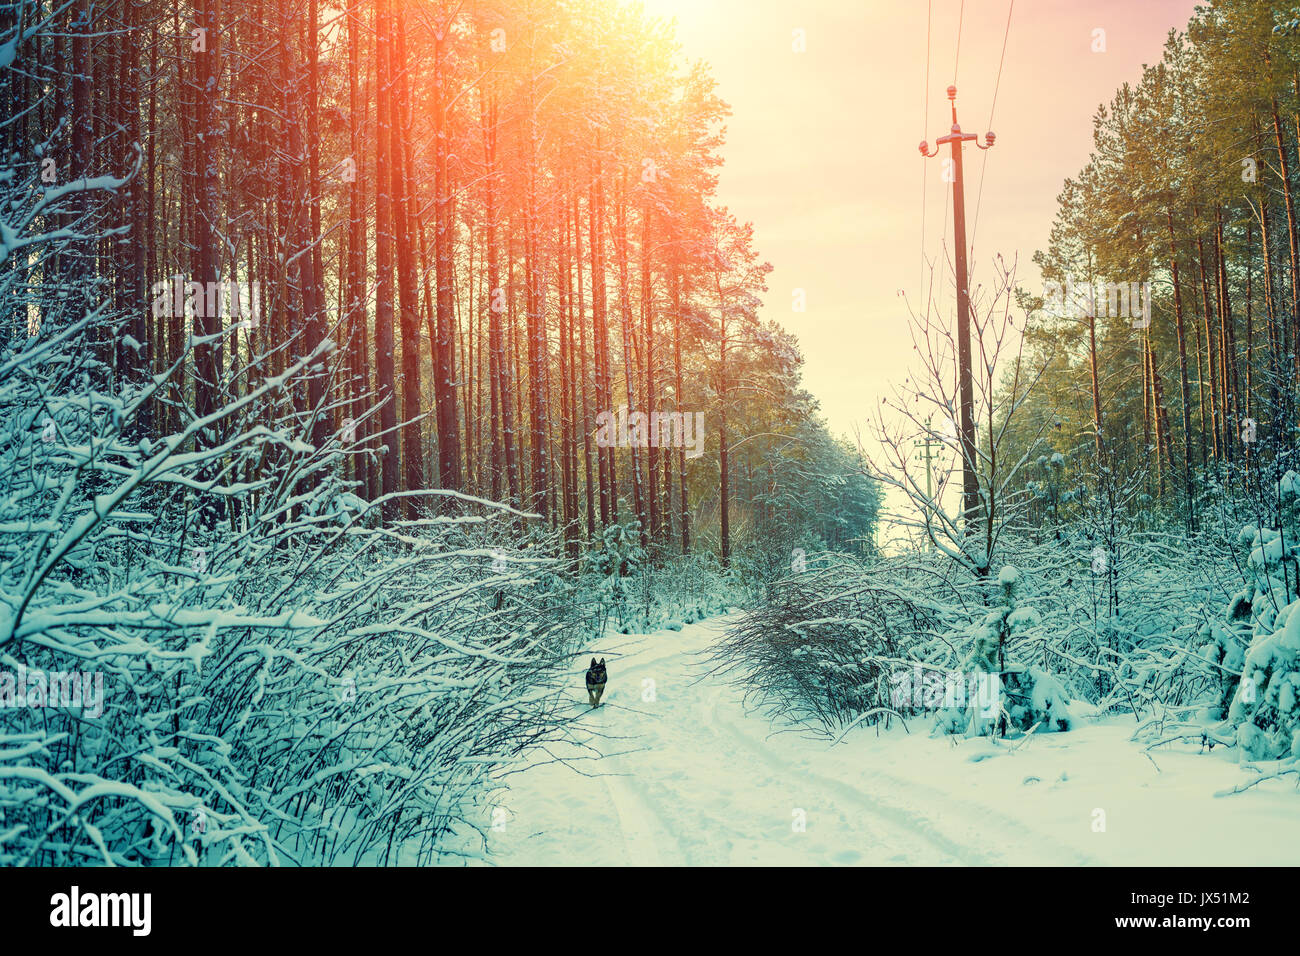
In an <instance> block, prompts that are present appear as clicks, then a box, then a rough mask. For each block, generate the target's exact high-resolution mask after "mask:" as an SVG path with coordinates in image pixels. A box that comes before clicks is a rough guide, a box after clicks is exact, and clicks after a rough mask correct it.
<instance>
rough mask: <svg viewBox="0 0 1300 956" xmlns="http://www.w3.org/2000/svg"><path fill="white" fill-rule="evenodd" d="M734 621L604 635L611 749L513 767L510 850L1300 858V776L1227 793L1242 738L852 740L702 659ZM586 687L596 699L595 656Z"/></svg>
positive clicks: (921, 733)
mask: <svg viewBox="0 0 1300 956" xmlns="http://www.w3.org/2000/svg"><path fill="white" fill-rule="evenodd" d="M728 621H729V619H728V618H715V619H713V620H710V621H705V622H702V623H700V624H694V625H690V626H687V627H685V628H684V629H683V630H681V631H677V632H674V631H660V632H657V633H655V634H650V635H645V636H639V635H638V636H634V637H626V636H623V635H611V636H609V637H607V638H606V639H605V640H604V642H603V643H602V644H601V645H600V646H598V647H596V648H593V649H592V651H591V652H590V653H594V654H595V655H596V656H597V657H599V656H602V655H603V656H605V657H606V658H607V659H608V666H609V685H608V688H607V692H606V695H605V700H606V702H607V704H608V706H602V707H601V708H599V709H598V710H596V711H588V713H587V714H586V715H585V716H584V717H583V718H582V720H581V721H580V724H579V729H578V736H579V737H580V738H584V739H585V740H586V741H587V742H589V743H590V745H591V747H594V748H595V749H596V750H598V751H599V752H600V753H602V754H604V755H605V756H604V757H601V758H597V757H595V755H594V754H593V752H592V751H589V750H584V749H582V748H580V747H578V746H575V745H573V744H569V745H567V749H554V748H553V749H552V753H553V754H554V755H555V756H556V757H560V758H564V759H565V760H566V761H567V762H551V763H546V764H543V765H540V766H536V767H533V768H532V769H529V770H527V771H526V772H524V773H520V774H515V775H513V776H511V777H510V787H509V790H508V791H507V790H502V791H500V792H498V793H497V794H496V795H495V804H496V806H497V807H499V808H502V809H500V810H498V811H497V812H496V817H495V819H496V822H497V828H496V829H493V828H491V821H488V822H486V823H485V826H486V827H487V833H488V837H489V856H490V858H491V860H492V861H493V862H495V863H497V864H499V865H506V866H509V865H626V864H633V865H651V866H653V865H682V864H687V865H751V864H763V865H853V864H857V865H898V864H974V865H982V864H1026V865H1034V864H1045V865H1067V866H1075V865H1139V864H1146V865H1171V866H1172V865H1196V864H1201V865H1210V864H1224V865H1230V864H1254V865H1293V864H1294V863H1295V860H1296V854H1297V852H1298V851H1300V792H1297V790H1296V786H1295V784H1294V783H1287V782H1285V781H1269V782H1267V783H1265V784H1263V785H1261V786H1259V787H1256V788H1254V789H1252V790H1249V791H1247V792H1245V793H1241V794H1237V795H1233V796H1228V797H1218V798H1216V797H1215V796H1214V793H1215V792H1216V791H1220V790H1224V789H1227V788H1230V787H1232V786H1235V785H1237V784H1239V783H1242V782H1245V781H1247V780H1249V779H1251V777H1250V776H1249V775H1248V774H1247V773H1246V771H1244V770H1243V769H1242V768H1240V767H1239V766H1238V765H1237V764H1236V762H1235V753H1234V752H1233V751H1231V750H1228V749H1227V748H1222V747H1220V748H1216V749H1215V750H1214V751H1213V752H1212V753H1207V754H1198V753H1197V750H1198V749H1199V747H1197V746H1194V745H1189V746H1182V745H1172V746H1173V747H1177V748H1178V749H1171V747H1170V746H1166V747H1163V748H1161V749H1160V750H1159V751H1158V752H1156V753H1154V754H1153V757H1154V763H1153V762H1152V760H1151V759H1148V757H1147V756H1146V755H1145V753H1144V751H1143V749H1142V747H1140V746H1139V745H1137V744H1134V743H1131V742H1130V741H1129V736H1130V734H1131V733H1132V730H1133V726H1134V725H1133V721H1132V720H1131V719H1129V720H1124V719H1107V720H1104V721H1100V722H1087V723H1084V724H1082V726H1080V727H1079V728H1078V729H1077V730H1075V731H1071V732H1069V733H1065V734H1044V735H1042V736H1038V735H1035V736H1033V737H1032V738H1030V739H1028V740H1027V741H1025V742H1024V743H1023V744H1022V745H1021V746H1020V747H1018V748H1016V749H1015V750H1014V751H1012V750H1011V749H1010V747H1009V745H1007V744H1005V743H1002V744H994V743H993V742H991V741H989V740H987V739H983V740H965V739H961V740H954V739H951V738H931V737H929V736H928V734H929V725H928V721H924V720H920V721H910V722H909V726H910V727H911V730H912V733H911V735H910V736H909V735H908V734H907V733H905V732H904V731H903V730H902V729H901V728H898V727H895V728H894V729H893V730H891V731H889V732H887V733H885V732H882V733H880V734H877V732H876V731H875V730H874V729H871V728H865V729H855V730H853V731H851V732H850V733H849V735H848V736H847V737H846V738H845V739H844V741H843V742H842V743H840V744H839V745H837V746H832V745H831V743H830V741H828V740H825V739H821V738H813V737H811V736H809V735H806V734H800V733H799V732H797V731H789V730H786V731H783V732H776V729H775V728H773V727H772V726H771V725H770V724H769V722H768V721H767V720H766V719H764V718H763V717H762V716H761V715H759V714H756V713H749V714H747V713H746V712H745V710H744V708H743V707H742V706H741V702H740V697H741V692H740V690H739V689H738V688H736V687H734V686H731V685H729V684H726V683H724V682H721V681H718V680H717V679H715V678H710V677H702V676H701V675H702V670H703V668H702V660H701V654H702V652H703V651H705V650H706V649H707V648H708V647H709V645H710V644H712V643H713V642H714V641H715V640H717V638H718V635H719V632H720V629H722V628H724V627H726V625H727V623H728ZM586 663H587V657H584V658H583V665H584V669H585V665H586ZM647 681H653V693H651V685H650V684H649V683H645V682H647ZM573 688H574V689H573V698H574V701H575V703H577V704H580V705H581V707H582V708H583V709H587V703H586V700H587V697H586V691H585V689H584V687H583V681H582V674H581V672H579V673H576V674H575V676H574V680H573ZM646 698H652V699H646ZM570 758H573V759H570ZM1157 765H1158V768H1159V769H1157ZM1289 779H1290V780H1292V781H1294V779H1295V778H1289ZM1097 810H1100V811H1103V812H1104V823H1105V829H1104V831H1098V830H1096V829H1095V826H1096V822H1095V821H1098V820H1099V819H1100V817H1098V815H1097V814H1096V812H1095V811H1097ZM801 822H802V823H804V824H805V825H804V826H803V827H801V826H800V823H801Z"/></svg>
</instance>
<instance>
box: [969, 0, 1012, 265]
mask: <svg viewBox="0 0 1300 956" xmlns="http://www.w3.org/2000/svg"><path fill="white" fill-rule="evenodd" d="M963 2H965V0H963ZM1015 9H1016V0H1011V3H1010V4H1009V5H1008V6H1007V28H1006V30H1005V31H1004V32H1003V34H1002V56H1000V57H999V58H998V78H997V81H996V82H995V83H994V84H993V104H992V105H991V106H990V107H989V122H988V125H987V126H985V127H984V129H985V130H986V131H987V130H991V129H992V128H993V111H994V110H996V109H997V108H998V90H999V89H1000V88H1001V86H1002V65H1003V64H1004V63H1005V62H1006V59H1007V38H1008V37H1009V36H1011V13H1012V11H1014V10H1015ZM988 164H989V154H988V150H985V151H984V157H983V158H982V159H981V160H980V185H979V192H978V193H977V194H976V196H975V220H974V222H973V223H972V224H971V230H970V251H971V258H972V259H973V258H974V257H975V234H976V233H977V232H979V228H980V203H982V202H983V201H984V170H985V169H986V168H987V167H988Z"/></svg>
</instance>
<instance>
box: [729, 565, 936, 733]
mask: <svg viewBox="0 0 1300 956" xmlns="http://www.w3.org/2000/svg"><path fill="white" fill-rule="evenodd" d="M819 564H820V565H821V566H820V567H817V568H815V569H810V570H808V571H807V572H804V573H801V574H796V575H790V576H788V577H786V578H784V579H782V580H779V581H776V582H774V583H773V584H772V586H771V588H770V590H769V593H768V597H767V600H765V601H762V602H761V603H759V604H758V605H757V606H756V607H754V608H753V609H752V610H750V611H748V612H747V613H746V614H745V615H744V617H743V618H742V619H741V620H740V621H739V623H737V624H736V625H735V626H733V627H732V628H731V629H730V630H729V631H728V633H727V634H726V636H725V637H724V639H723V640H722V641H721V642H720V643H719V644H718V645H717V646H716V647H714V648H713V651H712V661H713V666H714V670H715V673H719V674H723V675H726V676H729V677H731V678H733V679H734V680H736V682H737V683H739V684H741V685H742V686H744V687H745V689H746V694H747V697H748V698H749V699H751V700H752V701H753V702H754V703H757V704H761V705H762V706H764V707H765V708H767V709H768V710H769V711H770V712H772V713H774V714H776V715H779V716H782V717H785V718H787V719H790V720H793V721H799V722H810V723H813V724H816V725H818V726H819V727H820V729H822V730H823V731H825V732H831V731H832V730H834V729H835V728H838V727H843V726H845V725H847V724H849V723H852V722H854V721H859V720H861V721H865V722H868V723H871V722H874V721H875V720H877V719H885V718H886V717H888V716H889V715H890V714H892V713H895V712H896V711H895V708H894V700H893V694H892V690H893V683H892V682H891V675H892V674H894V673H895V672H896V671H898V670H899V669H905V668H908V667H910V665H911V663H912V662H913V661H924V662H925V663H926V664H927V665H929V666H942V665H943V664H944V663H950V661H949V659H948V658H947V657H946V656H945V654H946V648H943V646H942V645H939V648H936V647H935V644H936V643H937V642H935V641H934V640H933V639H932V638H933V635H934V634H935V633H936V632H938V631H940V630H945V629H947V627H948V625H947V624H946V623H945V621H946V620H947V619H948V617H949V615H950V614H951V613H952V610H953V608H952V606H950V605H948V604H946V603H943V602H941V601H940V600H939V598H938V595H940V594H943V593H944V592H945V591H949V589H948V588H946V587H945V586H944V583H943V581H942V580H941V579H936V578H935V577H932V576H931V575H930V574H929V572H928V569H926V568H923V567H916V566H909V565H908V564H906V563H904V562H902V561H894V560H889V559H872V560H871V561H869V562H866V563H864V562H862V561H861V560H860V559H856V558H853V557H851V556H847V555H834V554H830V555H823V556H821V559H820V561H819ZM949 596H950V597H951V596H952V595H951V594H950V595H949Z"/></svg>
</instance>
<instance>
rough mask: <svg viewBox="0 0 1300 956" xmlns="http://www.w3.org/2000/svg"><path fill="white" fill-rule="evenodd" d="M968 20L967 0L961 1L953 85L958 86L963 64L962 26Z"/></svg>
mask: <svg viewBox="0 0 1300 956" xmlns="http://www.w3.org/2000/svg"><path fill="white" fill-rule="evenodd" d="M965 19H966V0H961V10H960V11H959V12H958V14H957V55H956V56H955V57H953V60H952V85H953V86H956V85H957V64H958V63H960V62H961V25H962V21H963V20H965Z"/></svg>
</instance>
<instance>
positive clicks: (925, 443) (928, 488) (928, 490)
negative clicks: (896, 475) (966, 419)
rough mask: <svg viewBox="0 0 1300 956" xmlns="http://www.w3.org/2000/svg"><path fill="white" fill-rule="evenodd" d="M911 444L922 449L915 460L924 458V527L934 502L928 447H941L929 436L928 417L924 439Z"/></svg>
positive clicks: (941, 444)
mask: <svg viewBox="0 0 1300 956" xmlns="http://www.w3.org/2000/svg"><path fill="white" fill-rule="evenodd" d="M912 444H913V445H915V446H916V447H917V448H923V449H924V453H923V455H922V454H921V453H918V454H917V456H916V460H917V461H920V460H921V458H922V457H924V458H925V523H926V527H927V528H928V527H929V525H930V509H931V507H932V506H933V502H934V480H933V478H932V477H931V475H932V474H933V471H932V469H931V466H930V462H931V455H930V449H931V448H942V447H943V442H941V441H939V440H938V439H937V438H931V437H930V419H928V418H927V419H926V420H925V439H924V440H921V439H917V440H916V441H914V442H912ZM931 547H933V544H931Z"/></svg>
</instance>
